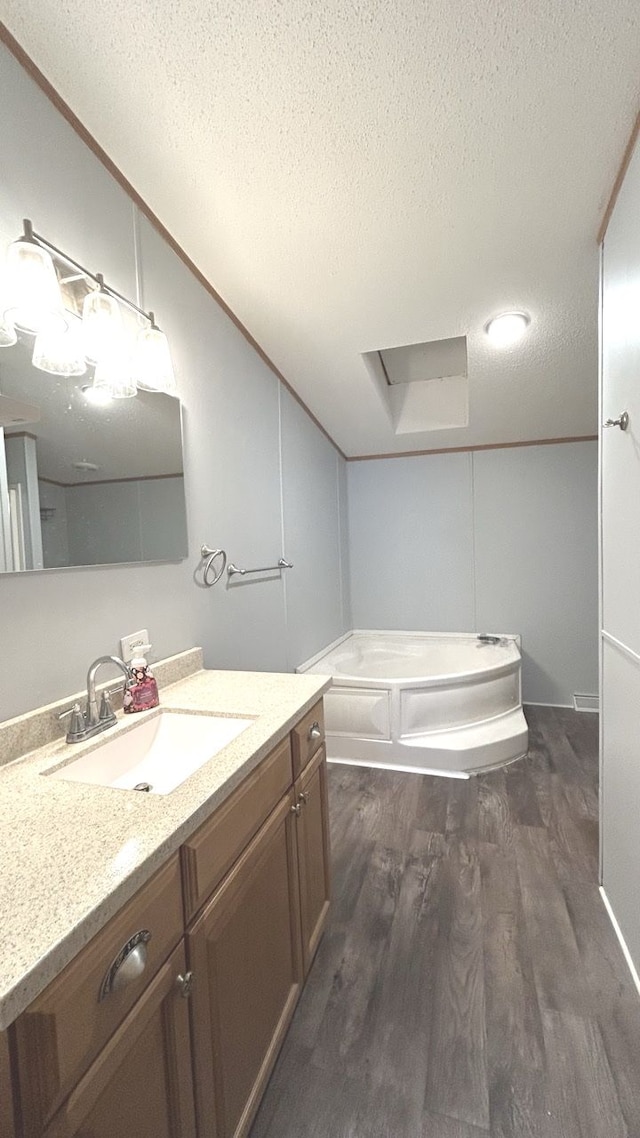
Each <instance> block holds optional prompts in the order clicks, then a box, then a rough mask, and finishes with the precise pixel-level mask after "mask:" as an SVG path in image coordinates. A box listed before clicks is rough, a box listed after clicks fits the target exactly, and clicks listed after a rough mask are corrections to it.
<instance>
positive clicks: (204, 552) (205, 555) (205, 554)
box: [200, 545, 227, 589]
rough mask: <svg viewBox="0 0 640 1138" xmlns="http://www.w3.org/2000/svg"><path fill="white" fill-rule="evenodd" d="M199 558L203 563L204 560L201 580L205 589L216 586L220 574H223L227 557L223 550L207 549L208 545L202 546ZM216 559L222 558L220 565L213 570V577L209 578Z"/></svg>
mask: <svg viewBox="0 0 640 1138" xmlns="http://www.w3.org/2000/svg"><path fill="white" fill-rule="evenodd" d="M200 556H201V557H202V560H203V561H205V560H206V565H205V567H204V571H203V574H202V579H203V581H204V584H205V585H206V587H207V589H210V588H211V586H212V585H216V584H217V583H218V581H219V580H220V578H221V576H222V574H223V573H224V570H225V566H226V564H227V555H226V553H225V551H224V549H209V546H208V545H202V546H201V547H200ZM217 557H221V558H222V565H221V566H220V568H219V569H218V570H217V571H216V570H215V569H214V570H213V577H211V576H210V575H209V574H210V571H211V569H212V567H213V563H214V561H215V560H216V558H217Z"/></svg>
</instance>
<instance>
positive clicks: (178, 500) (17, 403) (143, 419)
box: [0, 333, 187, 572]
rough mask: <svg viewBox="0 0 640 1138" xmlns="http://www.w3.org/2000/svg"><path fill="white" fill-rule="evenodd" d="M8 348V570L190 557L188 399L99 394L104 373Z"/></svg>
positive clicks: (4, 417)
mask: <svg viewBox="0 0 640 1138" xmlns="http://www.w3.org/2000/svg"><path fill="white" fill-rule="evenodd" d="M33 346H34V338H33V336H28V335H25V334H21V333H19V334H18V342H17V343H16V344H15V345H13V346H9V347H2V348H0V570H4V571H5V572H7V571H8V572H18V571H20V570H23V569H54V568H60V567H63V566H69V565H109V564H116V563H124V562H136V561H165V560H169V561H171V560H179V559H180V558H183V557H185V556H186V554H187V530H186V511H185V498H184V480H183V460H182V435H181V417H180V402H179V400H178V399H176V398H173V397H172V396H170V395H165V394H161V393H159V392H153V393H148V392H145V391H138V393H137V395H136V397H135V398H134V399H113V400H110V401H108V402H107V403H105V404H104V405H102V406H100V405H98V404H96V403H94V402H90V401H89V399H88V398H87V394H89V396H90V395H91V391H92V374H91V372H87V373H86V374H85V375H83V376H70V377H68V378H67V377H60V376H55V375H50V374H48V373H46V372H43V371H40V370H38V369H37V368H35V367H33V366H32V363H31V356H32V354H33Z"/></svg>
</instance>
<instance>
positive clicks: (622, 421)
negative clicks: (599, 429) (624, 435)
mask: <svg viewBox="0 0 640 1138" xmlns="http://www.w3.org/2000/svg"><path fill="white" fill-rule="evenodd" d="M602 426H603V427H620V430H621V431H626V429H627V427H628V426H629V412H628V411H623V412H622V414H621V416H620V418H619V419H605V421H604V423H603V424H602Z"/></svg>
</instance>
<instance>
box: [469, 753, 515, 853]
mask: <svg viewBox="0 0 640 1138" xmlns="http://www.w3.org/2000/svg"><path fill="white" fill-rule="evenodd" d="M477 794H478V841H480V842H484V843H487V842H488V843H489V844H491V845H506V846H509V845H510V844H511V842H512V840H513V821H512V814H511V804H510V802H509V796H508V794H507V778H506V773H505V771H503V770H502V771H491V772H489V773H488V774H486V775H483V776H482V777H481V778H479V779H478V780H477Z"/></svg>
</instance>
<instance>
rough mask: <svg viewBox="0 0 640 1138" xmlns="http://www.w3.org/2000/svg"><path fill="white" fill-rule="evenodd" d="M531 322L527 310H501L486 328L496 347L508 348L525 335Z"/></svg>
mask: <svg viewBox="0 0 640 1138" xmlns="http://www.w3.org/2000/svg"><path fill="white" fill-rule="evenodd" d="M530 323H531V317H530V316H529V314H528V313H527V312H501V313H500V315H499V316H494V317H492V319H491V320H489V321H488V323H487V324H485V328H484V330H485V332H486V334H487V336H488V337H489V339H490V340H491V342H492V343H493V344H495V346H496V348H508V347H510V346H511V344H515V343H517V341H518V340H520V339H521V338H522V337H523V336H524V334H525V332H526V330H527V328H528V327H529V324H530Z"/></svg>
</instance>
